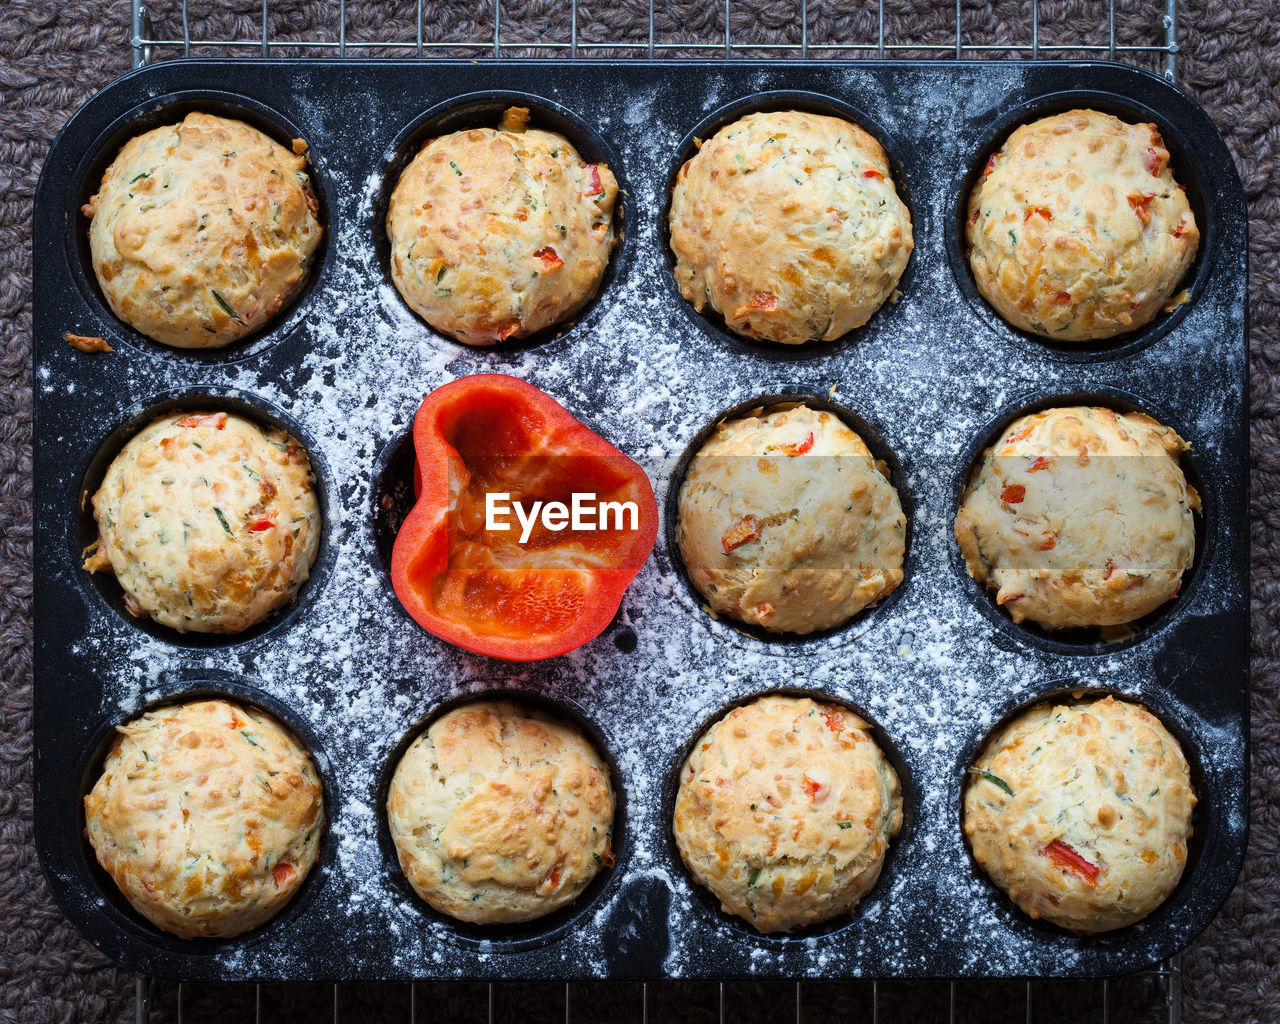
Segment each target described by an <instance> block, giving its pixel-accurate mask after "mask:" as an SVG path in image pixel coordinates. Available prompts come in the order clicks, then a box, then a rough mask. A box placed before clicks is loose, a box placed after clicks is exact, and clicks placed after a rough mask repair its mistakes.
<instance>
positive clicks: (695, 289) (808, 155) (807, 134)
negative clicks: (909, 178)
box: [670, 110, 913, 345]
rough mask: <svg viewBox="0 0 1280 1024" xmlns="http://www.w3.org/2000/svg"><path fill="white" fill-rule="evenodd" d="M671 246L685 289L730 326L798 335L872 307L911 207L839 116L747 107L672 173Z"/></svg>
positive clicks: (891, 284) (903, 245) (748, 332)
mask: <svg viewBox="0 0 1280 1024" xmlns="http://www.w3.org/2000/svg"><path fill="white" fill-rule="evenodd" d="M670 224H671V250H672V252H674V253H675V256H676V266H675V276H676V283H677V284H678V285H679V286H680V294H681V295H683V296H684V297H685V298H686V299H687V300H688V301H689V302H691V303H693V307H694V309H696V310H698V311H699V312H701V311H702V310H703V308H704V307H706V306H710V307H711V308H712V309H714V310H715V311H716V312H717V313H719V314H720V315H722V316H723V317H724V321H725V324H726V326H728V328H729V329H730V330H731V331H735V332H736V333H738V334H741V335H745V336H746V337H748V338H756V339H760V340H764V341H772V342H778V343H781V344H785V345H802V344H804V343H806V342H812V341H832V340H834V339H836V338H839V337H841V336H842V335H844V334H846V333H848V332H849V331H851V330H853V328H855V327H860V326H862V325H863V324H864V323H866V322H867V320H868V319H870V317H871V315H872V314H873V313H874V312H875V311H876V310H877V309H879V308H880V307H881V306H882V305H883V304H884V302H885V300H886V299H888V298H889V297H890V296H892V295H893V293H894V290H895V289H896V288H897V286H898V280H899V279H900V278H901V277H902V273H903V271H904V270H906V267H907V258H908V257H909V256H910V255H911V247H912V244H913V243H912V236H911V214H910V213H909V212H908V211H907V208H906V206H905V205H904V204H903V202H902V200H901V199H900V198H899V197H898V192H897V190H896V189H895V188H894V184H893V177H892V175H891V174H890V172H889V161H888V158H887V157H886V155H885V152H884V149H883V148H882V147H881V145H880V143H878V142H877V141H876V140H875V139H873V138H872V137H871V136H870V135H868V134H867V133H866V132H865V131H863V130H862V129H861V128H860V127H858V125H856V124H854V123H853V122H851V121H846V120H844V119H843V118H839V117H827V116H824V115H822V114H811V113H809V112H807V111H800V110H789V111H781V112H777V113H756V114H748V115H747V116H746V117H743V118H741V119H740V120H738V121H734V122H733V123H732V124H729V125H726V126H725V127H724V128H721V129H720V130H719V131H718V132H716V134H715V135H714V136H712V137H711V138H710V139H708V140H707V141H706V142H704V143H703V144H702V145H701V146H700V148H699V149H698V152H697V153H696V154H695V155H694V156H693V157H692V158H691V159H690V160H688V161H687V162H686V163H685V165H684V166H683V167H681V168H680V173H679V174H678V175H677V176H676V184H675V189H674V191H673V192H672V195H671V216H670Z"/></svg>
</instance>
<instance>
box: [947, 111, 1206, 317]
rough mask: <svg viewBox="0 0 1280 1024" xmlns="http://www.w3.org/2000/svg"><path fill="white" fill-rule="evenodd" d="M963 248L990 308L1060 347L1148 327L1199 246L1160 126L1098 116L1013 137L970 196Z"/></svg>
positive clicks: (1054, 121) (1034, 126)
mask: <svg viewBox="0 0 1280 1024" xmlns="http://www.w3.org/2000/svg"><path fill="white" fill-rule="evenodd" d="M967 237H968V244H969V265H970V267H972V268H973V276H974V280H975V281H976V282H977V285H978V291H980V292H981V293H982V295H983V297H984V298H986V300H987V301H988V302H990V303H991V305H993V306H994V307H995V308H996V311H997V312H999V314H1000V315H1001V316H1002V317H1004V318H1005V319H1006V320H1007V321H1008V322H1009V323H1011V324H1013V326H1014V327H1019V328H1021V329H1022V330H1024V331H1031V332H1032V333H1034V334H1040V335H1043V336H1044V337H1046V338H1052V339H1054V340H1055V341H1088V340H1091V339H1098V338H1111V337H1114V336H1115V335H1117V334H1123V333H1124V332H1126V331H1133V330H1136V329H1137V328H1139V327H1142V326H1143V325H1144V324H1147V323H1150V322H1151V320H1153V319H1154V318H1155V316H1156V314H1157V313H1159V312H1160V310H1161V309H1163V308H1164V307H1165V306H1166V305H1167V304H1169V302H1170V299H1171V297H1172V296H1173V294H1174V292H1176V291H1177V290H1178V287H1179V285H1180V283H1181V281H1182V278H1183V277H1184V276H1185V274H1186V272H1187V268H1188V267H1189V266H1191V261H1192V260H1193V259H1195V255H1196V246H1197V245H1198V244H1199V242H1200V232H1199V230H1198V229H1197V227H1196V219H1195V216H1194V215H1193V214H1192V212H1191V207H1190V205H1189V204H1188V202H1187V194H1186V192H1184V191H1183V189H1182V186H1181V185H1179V184H1178V183H1177V181H1175V180H1174V177H1173V169H1172V168H1171V167H1170V165H1169V151H1168V150H1167V149H1165V146H1164V141H1163V140H1162V139H1161V138H1160V132H1159V130H1158V129H1157V128H1156V126H1155V125H1153V124H1128V123H1126V122H1124V121H1121V120H1120V119H1119V118H1117V117H1112V116H1111V115H1110V114H1102V113H1099V112H1098V111H1096V110H1071V111H1068V112H1067V113H1065V114H1055V115H1053V116H1052V117H1045V118H1042V119H1040V120H1039V121H1035V122H1033V123H1031V124H1025V125H1022V126H1021V127H1020V128H1018V129H1017V130H1016V131H1014V133H1013V134H1012V135H1010V136H1009V139H1008V141H1006V142H1005V144H1004V145H1003V146H1001V147H1000V149H999V150H997V151H996V153H995V154H994V155H992V157H991V159H990V161H989V162H988V163H987V167H986V170H984V171H983V173H982V176H981V177H980V178H979V179H978V182H977V184H976V185H975V186H974V187H973V191H972V192H971V193H970V195H969V220H968V230H967Z"/></svg>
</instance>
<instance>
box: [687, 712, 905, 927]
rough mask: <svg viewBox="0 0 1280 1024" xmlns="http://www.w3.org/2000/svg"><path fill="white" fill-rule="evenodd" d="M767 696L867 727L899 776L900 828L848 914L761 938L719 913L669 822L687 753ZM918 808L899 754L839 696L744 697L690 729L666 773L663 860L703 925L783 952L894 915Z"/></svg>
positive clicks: (871, 719)
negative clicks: (675, 869)
mask: <svg viewBox="0 0 1280 1024" xmlns="http://www.w3.org/2000/svg"><path fill="white" fill-rule="evenodd" d="M768 696H782V697H808V698H809V699H811V700H814V701H817V702H818V703H822V704H833V705H835V706H836V707H840V708H844V709H846V710H848V711H849V712H851V713H852V714H855V715H857V716H858V717H859V718H861V719H862V720H863V721H864V722H866V723H867V725H869V726H870V727H871V728H870V731H871V736H872V738H873V739H874V740H875V742H876V744H877V745H878V746H879V747H880V750H881V751H882V752H883V754H884V756H885V760H886V761H888V762H889V766H890V767H891V768H892V769H893V771H894V773H895V774H896V775H897V776H898V786H899V789H900V790H901V793H902V828H901V829H899V831H898V834H897V836H896V837H895V838H894V839H893V840H892V841H891V842H890V843H889V849H888V850H887V851H886V853H885V856H884V863H883V866H882V867H881V870H880V876H879V877H878V878H877V879H876V884H875V886H874V887H873V888H872V889H871V891H870V892H869V893H867V895H866V896H864V897H863V898H862V900H861V901H860V902H859V903H858V905H857V907H855V908H854V911H853V913H852V914H840V915H838V916H836V917H833V918H831V919H830V920H827V921H823V922H821V923H819V924H814V925H811V926H809V927H807V928H797V929H794V930H793V931H790V932H775V933H772V934H767V935H766V934H762V933H761V932H758V931H756V930H755V929H754V928H752V927H751V925H749V924H748V923H747V922H746V921H744V920H743V919H742V918H740V917H738V916H737V915H736V914H729V913H726V912H725V911H724V910H722V909H721V908H720V901H719V900H718V899H717V898H716V896H715V895H714V894H713V893H712V892H711V890H710V889H708V888H707V887H706V886H704V885H702V884H701V883H699V882H698V881H697V880H695V879H694V877H693V876H692V875H691V874H690V872H689V869H688V867H687V866H686V865H685V863H684V860H683V858H682V857H681V856H680V850H679V847H678V846H677V845H676V837H675V828H674V820H675V808H676V794H677V792H678V791H679V789H680V773H681V771H682V770H683V768H684V763H685V761H687V760H688V758H689V755H690V753H692V752H693V748H694V746H695V744H697V743H698V741H699V740H701V739H702V737H703V736H704V735H705V734H706V732H707V730H708V729H710V728H711V727H712V726H713V725H715V724H716V722H718V721H720V720H721V719H722V718H724V716H725V715H727V714H729V712H730V711H732V710H733V709H734V708H739V707H743V706H744V705H746V704H750V703H752V702H753V701H756V700H759V699H760V698H761V697H768ZM919 805H920V795H919V792H918V790H917V788H916V781H915V776H914V774H913V772H912V769H911V766H910V764H909V762H908V761H907V760H906V758H905V757H904V756H903V754H902V750H901V749H900V748H899V747H898V746H897V744H895V743H894V741H893V740H892V738H890V736H889V735H888V734H887V733H886V732H885V731H884V729H883V728H881V726H880V724H879V723H878V722H877V721H876V719H875V718H874V717H873V716H871V715H868V714H867V713H866V712H865V711H863V710H862V708H860V707H859V706H858V705H856V704H854V703H853V702H852V701H849V700H846V699H845V698H843V697H837V696H833V695H831V694H829V693H823V692H820V691H817V690H807V689H802V688H798V687H777V688H774V689H768V690H757V691H754V692H752V693H746V694H743V695H742V696H741V697H738V698H736V699H735V700H733V701H732V702H730V703H729V704H726V705H724V706H723V707H720V708H717V709H716V710H715V711H713V712H712V713H711V714H709V715H707V716H705V717H704V718H703V719H702V720H701V721H699V722H698V723H697V724H696V725H694V726H693V727H692V730H691V731H690V733H689V735H688V738H687V739H686V740H685V741H684V743H682V744H681V745H680V748H679V750H678V751H677V752H676V756H675V758H674V759H673V760H672V761H671V763H670V766H669V767H668V769H667V776H666V781H665V783H664V784H663V788H662V827H663V834H664V835H665V837H666V845H667V851H668V855H669V856H670V858H671V860H672V862H673V863H675V864H677V865H678V866H679V868H680V872H681V877H682V878H683V880H684V883H685V885H687V886H688V888H689V890H690V892H691V893H692V894H693V896H694V903H695V905H696V906H697V907H698V912H699V913H700V914H702V915H704V916H705V917H706V918H707V919H708V921H710V922H712V923H713V924H714V925H715V926H717V927H720V928H725V927H727V928H729V929H731V930H732V931H733V933H734V937H735V938H736V939H737V940H738V941H744V940H745V941H749V942H756V943H761V944H764V945H766V946H770V947H773V948H776V949H785V948H787V947H792V946H795V945H796V944H798V943H805V942H808V941H810V940H818V941H820V942H821V941H823V940H826V939H829V938H830V937H832V936H840V935H846V934H848V933H849V932H851V931H854V932H856V931H858V930H859V928H860V927H861V923H862V922H863V921H875V920H877V919H879V918H880V917H881V915H882V914H883V913H886V912H888V913H894V907H893V904H892V901H891V896H890V894H891V891H892V890H893V889H894V888H895V883H896V880H897V877H898V869H899V868H900V866H901V864H902V858H903V857H904V856H918V855H919V853H920V851H918V850H917V851H914V853H905V854H904V852H903V851H904V850H905V849H906V848H908V847H910V846H912V845H913V844H912V840H913V838H914V835H915V824H916V807H917V806H919Z"/></svg>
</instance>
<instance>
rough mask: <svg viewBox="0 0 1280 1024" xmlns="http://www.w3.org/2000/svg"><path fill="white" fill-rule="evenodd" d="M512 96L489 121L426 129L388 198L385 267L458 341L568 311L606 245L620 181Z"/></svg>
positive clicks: (551, 321) (586, 293)
mask: <svg viewBox="0 0 1280 1024" xmlns="http://www.w3.org/2000/svg"><path fill="white" fill-rule="evenodd" d="M528 121H529V111H528V110H526V109H525V108H523V107H512V108H511V109H509V110H508V111H507V112H506V114H505V115H504V116H503V118H502V122H501V124H500V125H499V126H498V127H497V128H496V129H494V128H475V129H472V130H470V131H464V132H455V133H453V134H451V135H443V136H441V137H439V138H435V139H431V140H430V141H428V142H427V144H426V145H424V146H423V147H422V150H421V151H420V152H419V153H418V155H417V156H416V157H414V158H413V161H412V163H410V164H409V166H408V167H407V168H405V170H404V173H403V174H401V175H400V179H399V181H397V182H396V187H395V191H394V192H392V194H391V203H390V206H389V207H388V209H387V238H388V240H389V241H390V243H391V279H392V281H394V282H395V286H396V288H397V289H399V291H400V294H401V295H402V296H403V297H404V300H405V302H407V303H408V304H409V306H410V307H411V308H412V309H413V310H414V312H416V313H417V314H418V315H419V316H421V317H422V318H423V319H424V320H426V321H427V323H429V324H430V325H431V326H432V327H434V328H435V329H436V330H438V331H440V332H442V333H443V334H447V335H449V336H450V337H452V338H455V339H457V340H458V341H462V342H465V343H467V344H468V345H493V344H496V343H497V342H500V341H505V340H507V339H508V338H523V337H525V336H527V335H530V334H534V333H536V332H538V331H542V330H545V329H547V328H549V327H552V326H554V325H557V324H563V323H565V322H566V321H568V320H569V319H570V318H572V317H573V316H574V314H576V313H577V312H578V311H579V310H581V309H582V307H583V306H585V305H586V304H587V302H588V301H589V300H590V299H591V297H592V296H593V295H595V293H596V291H597V289H599V287H600V282H601V279H602V278H603V277H604V272H605V269H606V267H607V266H608V264H609V256H610V253H611V252H612V251H613V244H614V230H613V208H614V203H615V202H616V200H617V197H618V183H617V181H616V180H615V179H614V176H613V173H612V172H611V171H610V170H609V168H608V167H606V166H605V165H604V164H597V163H587V162H586V161H584V160H583V159H582V157H581V156H579V155H578V151H577V150H576V149H574V148H573V145H572V144H571V143H570V142H569V140H568V139H566V138H565V137H564V136H563V135H561V134H559V133H558V132H550V131H542V130H539V129H533V128H529V127H527V125H528Z"/></svg>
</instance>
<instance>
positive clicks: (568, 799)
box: [387, 700, 614, 924]
mask: <svg viewBox="0 0 1280 1024" xmlns="http://www.w3.org/2000/svg"><path fill="white" fill-rule="evenodd" d="M613 812H614V797H613V788H612V785H611V783H610V779H609V769H608V768H607V767H606V766H605V764H604V763H603V762H602V761H601V759H600V755H599V754H598V753H597V752H596V750H595V748H594V747H593V746H592V745H591V743H590V741H589V740H587V738H586V737H585V736H583V735H582V733H581V732H579V731H578V730H577V729H576V728H574V727H573V726H571V725H569V724H567V723H565V722H562V721H560V720H558V719H555V718H552V717H551V716H549V715H547V714H544V713H543V712H541V711H537V710H535V709H532V708H528V707H524V706H522V705H518V704H515V703H512V702H510V701H492V700H480V701H475V702H473V703H470V704H466V705H464V706H462V707H460V708H457V709H455V710H453V711H450V712H449V713H448V714H446V715H443V716H442V717H440V718H439V719H437V720H436V721H435V722H433V723H432V724H431V725H430V726H429V727H428V729H427V731H426V732H424V733H423V734H422V735H421V736H419V737H418V738H417V739H416V740H415V741H414V742H413V743H412V744H411V745H410V747H409V749H408V750H407V751H405V754H404V756H403V757H402V758H401V759H400V763H399V765H397V766H396V771H395V775H394V776H393V778H392V780H391V786H390V789H389V790H388V793H387V819H388V822H389V824H390V828H391V836H392V839H393V840H394V841H395V846H396V853H397V855H398V857H399V859H400V866H401V868H402V869H403V870H404V873H405V876H406V877H407V878H408V880H409V884H410V885H412V886H413V888H414V891H416V892H417V893H418V895H419V896H421V897H422V898H423V899H424V900H426V901H427V902H428V903H430V904H431V905H432V906H433V907H435V908H436V909H437V910H439V911H441V912H443V913H445V914H449V915H450V916H451V917H456V918H458V919H459V920H462V921H469V922H472V923H475V924H497V923H502V922H513V921H531V920H534V919H535V918H539V917H542V916H544V915H546V914H549V913H551V912H552V911H554V910H558V909H560V908H561V907H563V906H566V905H567V904H569V903H571V902H572V901H573V900H574V899H576V898H577V896H578V895H579V894H580V893H581V892H582V890H583V889H585V888H586V887H587V885H588V883H590V881H591V880H592V879H593V878H595V876H596V875H597V874H598V873H599V872H600V871H601V870H603V869H604V868H606V867H609V866H611V865H612V864H613V860H614V856H613V846H612V843H613Z"/></svg>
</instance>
